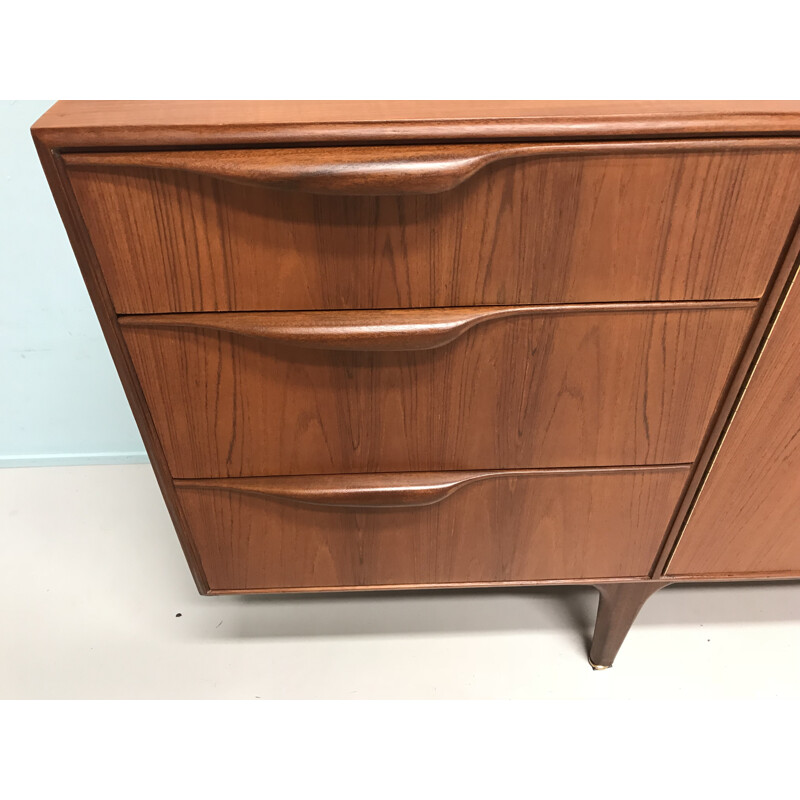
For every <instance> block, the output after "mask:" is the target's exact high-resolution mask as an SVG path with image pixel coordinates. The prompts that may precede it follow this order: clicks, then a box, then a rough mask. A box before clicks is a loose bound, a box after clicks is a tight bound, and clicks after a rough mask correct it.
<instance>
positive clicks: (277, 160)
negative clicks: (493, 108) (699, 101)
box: [63, 139, 796, 195]
mask: <svg viewBox="0 0 800 800" xmlns="http://www.w3.org/2000/svg"><path fill="white" fill-rule="evenodd" d="M732 146H733V145H732V142H731V141H730V140H726V139H706V140H678V141H675V140H673V141H669V142H662V141H644V142H642V141H639V142H575V143H570V142H567V143H555V142H553V143H537V144H490V143H486V144H459V145H410V146H402V147H397V146H394V147H374V148H366V147H329V148H324V147H308V148H274V149H264V150H248V149H243V150H186V151H180V150H177V151H151V152H148V151H139V152H136V151H131V152H125V153H65V154H64V155H63V160H64V162H65V163H66V165H67V166H68V167H69V168H71V169H75V168H86V167H91V168H101V169H124V168H131V167H134V168H136V167H143V168H149V169H166V170H177V171H181V172H193V173H196V174H200V175H209V176H211V177H214V178H222V179H226V180H232V181H237V182H240V183H255V184H260V185H263V186H267V187H271V188H275V189H291V190H294V191H302V192H310V193H313V194H334V195H335V194H340V195H403V194H436V193H438V192H446V191H448V190H450V189H453V188H455V187H456V186H458V185H459V184H461V183H463V182H464V181H466V180H467V179H468V178H470V177H472V176H473V175H475V174H476V173H477V172H479V171H480V170H481V169H483V168H484V167H486V166H488V165H490V164H493V163H495V162H498V161H505V160H509V159H514V158H523V157H535V156H569V155H582V156H590V155H614V154H616V153H620V154H622V153H624V154H626V155H629V156H630V155H632V154H633V155H635V154H637V153H641V154H647V153H675V152H680V151H691V152H703V151H709V150H715V151H719V150H727V149H730V148H731V147H732ZM735 146H736V147H738V148H739V149H758V150H770V149H783V148H792V147H795V146H796V142H794V141H793V140H792V139H761V140H759V139H753V140H750V141H747V140H744V141H741V142H738V143H736V145H735Z"/></svg>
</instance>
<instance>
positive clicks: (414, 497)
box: [175, 464, 687, 508]
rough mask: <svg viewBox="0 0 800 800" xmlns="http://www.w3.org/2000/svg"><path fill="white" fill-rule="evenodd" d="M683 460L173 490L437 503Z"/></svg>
mask: <svg viewBox="0 0 800 800" xmlns="http://www.w3.org/2000/svg"><path fill="white" fill-rule="evenodd" d="M686 466H687V465H686V464H667V465H659V466H642V467H604V468H602V469H596V468H595V469H591V468H587V469H517V470H510V469H505V470H486V471H472V472H466V471H465V472H390V473H378V474H367V475H364V474H354V475H311V476H306V475H301V476H289V477H278V478H213V479H208V480H188V479H183V480H176V481H175V486H176V487H177V488H178V489H201V490H212V491H213V490H217V491H219V490H222V491H228V492H241V493H243V494H251V495H258V496H261V497H267V498H273V499H277V500H290V501H293V502H295V503H304V504H306V505H314V506H338V507H343V508H415V507H419V506H430V505H433V504H434V503H440V502H441V501H442V500H444V499H445V498H446V497H449V496H450V495H451V494H453V493H454V492H457V491H458V490H459V489H461V488H463V487H464V486H467V485H468V484H470V483H476V482H478V481H485V480H491V479H494V478H524V477H533V476H536V475H539V476H553V475H556V476H560V477H562V478H563V477H564V476H569V475H587V474H588V475H594V474H603V475H606V474H608V475H614V474H619V473H625V472H635V473H641V472H664V471H670V470H676V471H682V470H683V471H685V470H686Z"/></svg>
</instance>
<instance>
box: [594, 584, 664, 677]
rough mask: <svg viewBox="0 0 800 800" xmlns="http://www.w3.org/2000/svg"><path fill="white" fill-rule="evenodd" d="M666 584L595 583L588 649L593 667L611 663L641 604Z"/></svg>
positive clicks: (603, 666)
mask: <svg viewBox="0 0 800 800" xmlns="http://www.w3.org/2000/svg"><path fill="white" fill-rule="evenodd" d="M665 586H669V582H668V581H639V582H635V583H601V584H598V585H597V586H596V587H595V588H596V589H597V591H598V592H600V605H599V607H598V609H597V622H595V626H594V638H593V639H592V648H591V650H590V651H589V663H590V664H591V665H592V667H593V668H594V669H608V668H609V667H610V666H611V665H612V663H613V662H614V658H615V657H616V655H617V652H618V651H619V648H620V647H621V646H622V642H623V641H624V640H625V636H626V635H627V633H628V631H629V630H630V627H631V625H633V621H634V620H635V619H636V615H637V614H638V613H639V612H640V611H641V609H642V606H643V605H644V604H645V602H646V601H647V599H648V598H649V597H650V596H651V595H653V594H655V593H656V592H657V591H658V590H659V589H663V588H664V587H665Z"/></svg>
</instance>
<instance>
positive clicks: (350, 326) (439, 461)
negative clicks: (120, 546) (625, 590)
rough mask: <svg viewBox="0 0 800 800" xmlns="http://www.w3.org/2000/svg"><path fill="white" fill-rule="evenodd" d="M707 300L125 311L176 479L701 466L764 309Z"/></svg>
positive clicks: (132, 348) (129, 337)
mask: <svg viewBox="0 0 800 800" xmlns="http://www.w3.org/2000/svg"><path fill="white" fill-rule="evenodd" d="M697 305H698V304H685V306H684V307H673V306H670V307H669V308H668V309H664V308H660V309H659V310H652V307H651V306H649V305H648V304H643V305H638V306H637V305H634V306H626V305H623V306H617V307H611V308H609V307H606V306H601V307H600V308H601V309H603V310H598V308H597V307H577V308H576V307H562V308H552V307H550V308H542V307H507V308H493V309H434V310H429V309H426V310H405V311H386V312H358V311H354V312H338V313H332V312H300V313H263V314H234V315H227V314H203V315H198V316H196V317H195V316H193V315H191V314H189V315H176V316H170V315H165V316H156V317H139V316H134V317H123V318H121V320H120V321H121V325H122V330H123V333H124V336H125V341H126V342H127V345H128V348H129V350H130V353H131V356H132V359H133V362H134V365H135V368H136V371H137V373H138V376H139V379H140V381H141V385H142V387H143V389H144V393H145V396H146V398H147V402H148V405H149V408H150V412H151V414H152V416H153V420H154V422H155V425H156V428H157V430H158V434H159V437H160V440H161V444H162V446H163V448H164V451H165V453H166V456H167V459H168V462H169V466H170V469H171V472H172V474H173V476H175V477H221V476H248V475H250V476H253V475H259V476H263V475H307V474H317V473H339V472H394V471H407V470H408V471H412V470H441V469H447V470H452V469H490V468H491V469H503V468H511V467H519V468H530V467H561V466H609V465H628V464H630V465H633V464H660V463H679V462H689V461H693V460H694V458H695V455H696V452H697V449H698V447H699V445H700V441H701V439H702V437H703V434H704V432H705V429H706V426H707V424H708V422H709V419H710V416H711V414H712V412H713V410H714V408H715V406H716V403H717V401H718V398H719V395H720V393H721V391H722V389H723V387H724V385H725V383H726V380H727V378H728V376H729V374H730V371H731V369H732V365H733V363H734V359H735V357H736V355H737V353H738V352H739V349H740V346H741V343H742V341H743V338H744V335H745V334H746V332H747V330H748V329H749V325H750V322H751V320H752V318H753V313H754V304H753V303H735V302H731V303H728V304H721V307H720V305H718V304H699V305H700V307H699V308H698V307H696V306H697ZM704 306H706V307H704ZM419 348H423V349H419Z"/></svg>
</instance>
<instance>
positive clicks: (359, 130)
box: [33, 100, 800, 149]
mask: <svg viewBox="0 0 800 800" xmlns="http://www.w3.org/2000/svg"><path fill="white" fill-rule="evenodd" d="M33 132H34V136H35V137H36V139H37V140H38V141H40V142H42V143H43V144H44V145H46V146H48V147H52V148H56V149H60V148H64V149H92V148H109V147H137V146H143V145H144V146H165V147H170V146H175V147H180V146H184V147H186V146H206V145H217V146H219V145H231V146H234V145H247V144H251V145H252V144H258V143H276V144H280V143H283V144H286V143H293V142H297V143H305V144H313V143H338V142H362V143H369V142H391V141H394V142H398V141H421V140H427V141H476V140H482V139H483V140H486V139H505V140H535V139H556V140H558V139H598V138H606V139H608V138H653V137H663V138H679V137H687V136H756V135H770V134H772V135H798V136H800V101H793V100H792V101H730V100H726V101H717V100H708V101H673V100H591V101H580V100H563V101H556V100H302V101H301V100H256V101H250V100H222V101H219V100H214V101H211V100H178V101H169V100H97V101H93V100H91V101H90V100H62V101H60V102H58V103H56V104H55V105H54V106H53V107H52V108H51V109H50V110H48V111H47V112H46V113H45V114H44V116H42V117H41V119H39V120H38V122H36V124H35V125H34V126H33Z"/></svg>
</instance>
